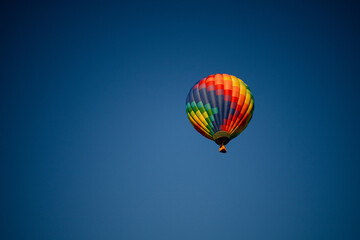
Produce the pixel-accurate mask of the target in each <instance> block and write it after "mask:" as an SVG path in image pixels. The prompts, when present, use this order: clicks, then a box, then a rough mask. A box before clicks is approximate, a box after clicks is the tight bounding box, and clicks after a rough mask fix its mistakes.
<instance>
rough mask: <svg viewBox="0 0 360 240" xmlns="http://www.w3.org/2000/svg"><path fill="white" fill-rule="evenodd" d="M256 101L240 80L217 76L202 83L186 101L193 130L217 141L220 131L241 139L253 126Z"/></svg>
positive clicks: (231, 137) (227, 76) (199, 83)
mask: <svg viewBox="0 0 360 240" xmlns="http://www.w3.org/2000/svg"><path fill="white" fill-rule="evenodd" d="M253 112H254V98H253V95H252V94H251V91H250V89H249V87H248V86H247V85H246V84H245V83H244V82H243V81H242V80H241V79H239V78H237V77H235V76H232V75H228V74H215V75H210V76H208V77H206V78H203V79H201V80H200V81H199V82H197V83H196V84H195V85H194V86H193V87H192V88H191V90H190V92H189V94H188V96H187V98H186V113H187V116H188V118H189V120H190V122H191V124H192V125H193V126H194V128H195V129H196V130H197V131H198V132H199V133H200V134H202V135H203V136H204V137H206V138H208V139H210V140H214V139H213V136H214V134H215V133H217V132H219V131H225V132H227V133H229V134H230V139H233V138H235V137H236V136H238V135H239V134H240V133H241V132H242V131H243V130H244V129H245V128H246V126H247V125H248V123H249V122H250V120H251V118H252V115H253Z"/></svg>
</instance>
